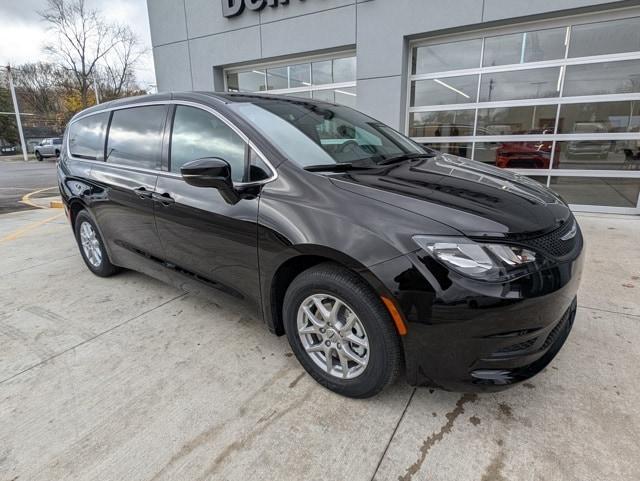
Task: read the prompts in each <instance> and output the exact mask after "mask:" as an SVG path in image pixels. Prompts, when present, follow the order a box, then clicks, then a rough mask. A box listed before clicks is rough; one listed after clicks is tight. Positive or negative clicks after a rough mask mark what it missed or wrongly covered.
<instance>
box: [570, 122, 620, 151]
mask: <svg viewBox="0 0 640 481" xmlns="http://www.w3.org/2000/svg"><path fill="white" fill-rule="evenodd" d="M607 132H608V129H607V126H606V125H605V124H604V123H602V122H576V123H575V124H574V126H573V133H575V134H592V133H607ZM610 150H611V141H610V140H572V141H571V142H567V154H566V155H567V159H570V160H574V159H581V158H585V157H587V158H591V159H593V158H597V159H600V160H606V159H607V158H608V157H609V152H610Z"/></svg>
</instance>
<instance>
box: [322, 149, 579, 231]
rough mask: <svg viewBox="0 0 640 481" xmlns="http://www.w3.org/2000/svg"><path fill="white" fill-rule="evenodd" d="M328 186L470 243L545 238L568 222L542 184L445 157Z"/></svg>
mask: <svg viewBox="0 0 640 481" xmlns="http://www.w3.org/2000/svg"><path fill="white" fill-rule="evenodd" d="M331 181H332V182H333V183H334V185H336V186H337V187H338V188H341V189H345V190H348V191H351V192H354V193H356V194H360V195H363V196H366V197H369V198H372V199H375V200H378V201H381V202H385V203H387V204H391V205H394V206H396V207H399V208H401V209H405V210H408V211H410V212H413V213H416V214H420V215H423V216H425V217H428V218H429V219H433V220H435V221H438V222H440V223H442V224H445V225H448V226H449V227H452V228H454V229H456V230H458V231H459V232H461V233H462V234H464V235H467V236H470V237H512V236H514V237H517V236H521V235H523V234H526V235H532V234H535V235H538V234H544V233H546V232H549V231H552V230H554V229H556V228H558V227H559V226H560V225H562V224H564V223H565V222H566V221H567V220H568V219H569V218H570V216H571V212H570V210H569V208H568V207H567V205H566V204H565V203H564V202H563V201H562V200H561V199H560V198H559V197H558V196H557V195H556V194H554V193H553V192H551V191H550V190H549V189H547V188H546V187H545V186H543V185H542V184H540V183H538V182H536V181H534V180H531V179H528V178H526V177H523V176H520V175H516V174H513V173H511V172H508V171H505V170H501V169H498V168H496V167H492V166H488V165H485V164H482V163H480V162H476V161H473V160H469V159H464V158H462V157H456V156H453V155H448V154H439V155H437V156H435V157H431V158H421V159H417V160H408V161H405V162H402V163H398V164H394V165H390V166H384V167H380V168H372V169H368V170H357V171H349V172H347V173H345V174H338V175H333V176H331ZM426 234H428V233H426Z"/></svg>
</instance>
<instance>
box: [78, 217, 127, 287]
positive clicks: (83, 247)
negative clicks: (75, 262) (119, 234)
mask: <svg viewBox="0 0 640 481" xmlns="http://www.w3.org/2000/svg"><path fill="white" fill-rule="evenodd" d="M75 234H76V241H77V242H78V247H79V248H80V254H81V255H82V260H84V263H85V264H86V265H87V267H88V268H89V270H90V271H91V272H93V273H94V274H95V275H97V276H100V277H110V276H112V275H114V274H116V273H117V272H119V271H120V268H119V267H117V266H114V265H113V264H112V263H111V261H110V260H109V256H108V255H107V251H106V249H105V248H104V242H103V241H102V237H100V233H99V232H98V229H97V227H96V225H95V223H94V222H93V219H92V218H91V216H89V214H87V212H86V211H84V210H83V211H80V213H78V215H77V217H76V220H75Z"/></svg>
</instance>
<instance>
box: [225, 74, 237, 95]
mask: <svg viewBox="0 0 640 481" xmlns="http://www.w3.org/2000/svg"><path fill="white" fill-rule="evenodd" d="M227 91H228V92H239V91H240V86H239V85H238V74H237V73H228V74H227Z"/></svg>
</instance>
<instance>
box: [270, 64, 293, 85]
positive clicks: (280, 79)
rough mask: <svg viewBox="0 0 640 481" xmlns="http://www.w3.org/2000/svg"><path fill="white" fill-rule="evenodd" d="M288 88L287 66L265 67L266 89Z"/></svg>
mask: <svg viewBox="0 0 640 481" xmlns="http://www.w3.org/2000/svg"><path fill="white" fill-rule="evenodd" d="M287 88H289V75H288V70H287V67H278V68H270V69H267V89H268V90H279V89H287Z"/></svg>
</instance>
